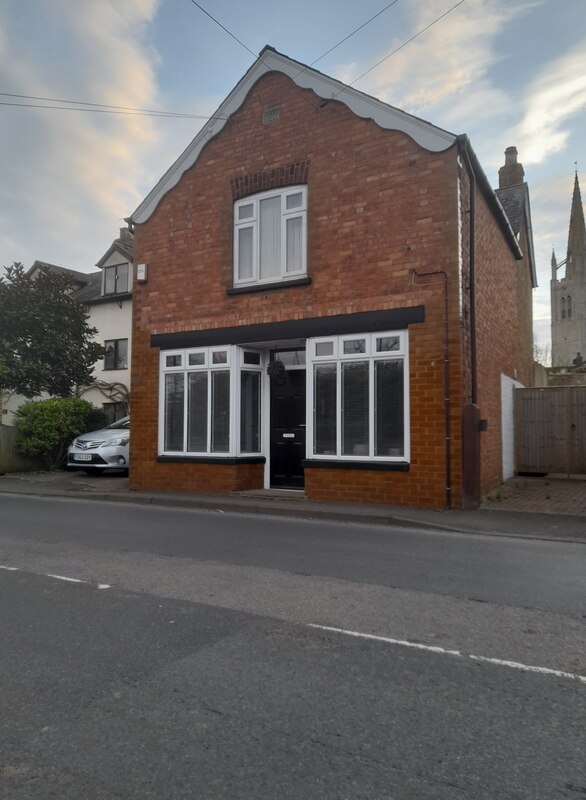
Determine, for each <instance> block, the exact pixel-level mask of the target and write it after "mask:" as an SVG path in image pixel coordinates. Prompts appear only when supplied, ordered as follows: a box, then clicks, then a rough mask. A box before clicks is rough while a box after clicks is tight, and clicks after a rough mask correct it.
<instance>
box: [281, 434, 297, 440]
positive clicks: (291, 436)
mask: <svg viewBox="0 0 586 800" xmlns="http://www.w3.org/2000/svg"><path fill="white" fill-rule="evenodd" d="M294 438H295V434H294V433H284V434H283V439H294Z"/></svg>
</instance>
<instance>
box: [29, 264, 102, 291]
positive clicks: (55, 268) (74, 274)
mask: <svg viewBox="0 0 586 800" xmlns="http://www.w3.org/2000/svg"><path fill="white" fill-rule="evenodd" d="M43 268H44V269H48V270H50V271H51V272H55V273H57V274H58V275H65V276H66V277H68V278H69V279H70V280H72V281H73V282H74V283H76V284H78V285H79V286H80V287H81V286H85V285H86V283H88V278H89V274H90V273H87V272H79V270H76V269H70V268H69V267H60V266H59V265H58V264H50V263H49V262H48V261H35V262H34V264H33V265H32V267H31V268H30V269H29V270H28V271H27V273H26V274H27V275H34V273H35V272H36V271H37V270H40V269H43Z"/></svg>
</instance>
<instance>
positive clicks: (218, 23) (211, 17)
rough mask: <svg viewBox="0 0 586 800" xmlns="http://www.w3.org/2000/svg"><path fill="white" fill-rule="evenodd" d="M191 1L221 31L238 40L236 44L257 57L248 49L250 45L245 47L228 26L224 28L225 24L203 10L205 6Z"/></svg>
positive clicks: (254, 56)
mask: <svg viewBox="0 0 586 800" xmlns="http://www.w3.org/2000/svg"><path fill="white" fill-rule="evenodd" d="M191 2H192V3H193V5H194V6H197V7H198V8H199V10H200V11H203V13H204V14H205V15H206V16H208V17H209V18H210V19H211V20H213V21H214V22H215V23H216V25H219V26H220V28H221V29H222V30H223V31H226V33H227V34H228V36H231V37H232V38H233V39H234V41H235V42H238V44H239V45H242V47H243V48H244V49H245V50H248V52H249V53H250V54H251V55H252V57H253V58H258V56H257V54H256V53H253V52H252V50H251V49H250V47H247V46H246V45H245V44H244V42H242V41H240V39H239V38H238V37H237V36H235V35H234V34H233V33H232V31H229V30H228V28H226V26H225V25H222V23H221V22H219V21H218V20H217V19H216V18H215V17H213V16H212V15H211V14H210V12H209V11H206V10H205V8H204V7H203V6H200V4H199V3H197V2H196V0H191Z"/></svg>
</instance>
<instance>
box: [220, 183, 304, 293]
mask: <svg viewBox="0 0 586 800" xmlns="http://www.w3.org/2000/svg"><path fill="white" fill-rule="evenodd" d="M296 194H301V205H300V206H296V207H295V208H291V209H288V208H287V198H288V197H291V196H292V195H296ZM274 197H279V198H280V199H281V252H280V264H279V266H280V270H279V274H278V275H270V276H268V277H266V278H261V277H260V236H259V227H260V203H261V201H263V200H268V199H271V198H274ZM248 205H251V206H252V216H250V217H247V218H245V219H239V211H240V209H241V208H243V207H245V206H248ZM293 219H300V220H301V266H300V267H299V268H298V269H296V270H287V222H288V221H289V220H293ZM233 222H234V226H233V231H234V232H233V238H234V244H233V264H234V286H241V287H244V286H256V285H258V284H260V285H262V284H264V283H280V282H282V283H286V282H287V281H291V280H295V279H297V278H301V277H303V276H305V275H306V274H307V185H306V184H301V185H296V186H286V187H282V188H280V189H271V190H270V191H268V192H260V193H258V194H253V195H248V196H247V197H244V198H242V199H241V200H237V201H236V202H235V203H234V214H233ZM246 229H250V230H252V275H251V277H247V278H240V277H239V271H240V264H239V235H240V231H241V230H246Z"/></svg>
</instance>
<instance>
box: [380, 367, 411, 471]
mask: <svg viewBox="0 0 586 800" xmlns="http://www.w3.org/2000/svg"><path fill="white" fill-rule="evenodd" d="M374 382H375V455H377V456H402V455H404V453H405V430H404V424H403V415H404V400H403V398H404V393H403V362H402V361H376V362H375V365H374Z"/></svg>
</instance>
